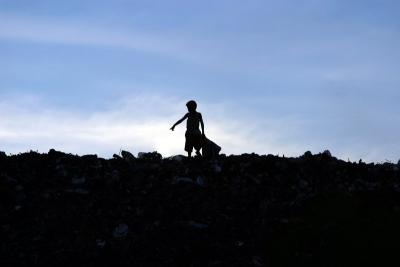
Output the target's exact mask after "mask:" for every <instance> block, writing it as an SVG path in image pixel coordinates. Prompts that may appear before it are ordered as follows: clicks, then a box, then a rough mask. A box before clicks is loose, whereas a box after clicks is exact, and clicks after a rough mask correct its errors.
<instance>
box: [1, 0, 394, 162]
mask: <svg viewBox="0 0 400 267" xmlns="http://www.w3.org/2000/svg"><path fill="white" fill-rule="evenodd" d="M398 14H400V1H397V0H393V1H391V0H376V1H375V0H374V1H372V0H304V1H298V0H279V1H278V0H276V1H269V0H249V1H236V0H218V1H216V0H210V1H209V0H202V1H187V0H186V1H176V0H173V1H170V0H157V1H155V0H143V1H134V0H131V1H127V0H112V1H111V0H110V1H104V0H69V1H52V0H35V1H31V0H0V150H1V151H5V152H6V153H12V154H16V153H20V152H27V151H30V150H34V151H39V152H47V151H48V150H49V149H51V148H54V149H57V150H62V151H65V152H68V153H73V154H79V155H82V154H98V155H99V156H102V157H105V158H109V157H112V155H113V154H114V153H116V154H118V153H119V152H120V150H121V149H123V150H128V151H131V152H132V153H134V154H136V153H138V152H141V151H158V152H160V153H161V154H162V155H163V156H170V155H175V154H184V153H185V152H184V149H183V148H184V133H185V124H184V123H182V124H181V125H179V126H177V127H176V129H175V131H174V132H172V131H170V130H169V128H170V127H171V126H172V124H173V123H175V122H176V121H177V120H178V119H180V118H181V117H182V116H183V115H184V114H185V113H186V112H187V110H186V106H185V103H186V102H187V101H188V100H191V99H194V100H196V101H197V103H198V111H199V112H201V113H202V115H203V119H204V123H205V133H206V136H207V137H208V138H210V139H211V140H213V141H215V142H216V143H217V144H219V145H220V146H221V147H222V151H221V153H225V154H227V155H229V154H242V153H252V152H255V153H258V154H274V155H285V156H288V157H290V156H294V157H296V156H299V155H302V154H303V153H304V152H305V151H308V150H309V151H311V152H312V153H319V152H322V151H324V150H326V149H328V150H330V152H331V153H332V155H333V156H335V157H338V158H341V159H344V160H351V161H358V160H359V159H363V160H364V161H366V162H386V161H391V162H397V161H398V160H399V159H400V138H399V132H400V105H399V104H398V100H399V99H400V75H399V70H400V16H399V15H398Z"/></svg>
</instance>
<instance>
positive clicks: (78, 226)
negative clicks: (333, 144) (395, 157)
mask: <svg viewBox="0 0 400 267" xmlns="http://www.w3.org/2000/svg"><path fill="white" fill-rule="evenodd" d="M328 152H329V151H325V152H323V153H320V154H317V155H313V154H311V153H310V152H306V153H305V154H304V155H303V156H301V157H298V158H285V157H278V156H273V155H256V154H243V155H237V156H235V155H231V156H226V155H220V156H218V158H216V159H213V160H204V159H201V158H191V159H189V158H186V157H184V156H174V157H171V158H162V156H161V155H160V154H158V153H156V152H153V153H141V154H139V156H138V157H135V156H134V155H132V154H131V153H129V152H127V151H123V152H121V153H120V155H114V157H113V158H112V159H108V160H106V159H103V158H99V157H97V156H96V155H85V156H76V155H72V154H65V153H63V152H59V151H55V150H50V151H49V152H48V153H47V154H40V153H36V152H30V153H23V154H19V155H11V156H7V155H6V154H5V153H0V265H1V266H362V265H369V266H370V265H371V264H372V265H375V266H384V265H385V262H386V261H387V262H389V260H392V259H394V260H396V259H397V253H398V247H399V245H398V244H399V242H400V230H399V228H400V171H399V167H400V166H399V164H392V163H381V164H374V163H371V164H366V163H363V162H362V161H361V160H360V162H357V163H356V162H346V161H342V160H339V159H336V158H335V157H333V156H332V155H331V154H330V153H328Z"/></svg>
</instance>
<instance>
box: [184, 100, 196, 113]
mask: <svg viewBox="0 0 400 267" xmlns="http://www.w3.org/2000/svg"><path fill="white" fill-rule="evenodd" d="M186 107H187V109H188V110H189V112H194V111H196V108H197V104H196V101H194V100H190V101H189V102H187V103H186Z"/></svg>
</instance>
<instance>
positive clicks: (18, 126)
mask: <svg viewBox="0 0 400 267" xmlns="http://www.w3.org/2000/svg"><path fill="white" fill-rule="evenodd" d="M185 102H186V100H183V99H179V98H176V97H168V96H165V95H156V94H152V95H149V94H142V95H136V96H125V97H124V98H122V99H120V100H119V101H117V102H114V103H113V104H111V105H109V106H108V107H107V108H105V109H103V110H102V111H97V112H90V111H76V110H67V109H64V110H60V108H59V107H55V106H52V105H51V104H50V103H47V102H46V100H45V99H40V98H37V97H31V96H29V95H28V96H15V97H13V98H12V97H8V98H4V97H3V98H2V101H0V144H1V147H0V150H3V151H5V152H7V153H19V152H25V151H29V150H38V151H40V152H46V151H48V150H49V149H50V148H55V149H58V150H62V151H65V152H69V153H74V154H98V155H100V156H102V157H106V158H108V157H111V156H112V154H114V153H118V152H119V150H120V149H124V150H129V151H131V152H133V153H138V152H140V151H158V152H160V153H161V154H162V155H163V156H170V155H175V154H184V153H185V152H184V149H183V146H184V133H185V125H184V123H182V125H179V126H178V127H176V129H175V131H174V132H172V131H170V130H169V128H170V127H171V125H172V124H173V123H174V122H175V121H177V120H178V119H179V118H181V117H182V116H183V115H184V113H185V112H186V108H185ZM199 104H200V105H199V111H201V112H202V114H203V117H204V120H205V130H206V135H207V136H208V137H209V138H210V139H212V140H214V141H215V142H216V143H217V144H219V145H221V147H222V153H225V154H228V155H229V154H241V153H252V152H255V153H258V154H275V155H276V154H279V155H282V154H284V155H285V156H289V157H290V156H299V155H301V154H303V153H304V152H305V151H306V150H310V151H312V152H313V153H318V152H321V151H323V150H325V149H330V150H331V152H332V153H333V155H335V156H337V157H339V158H342V159H345V160H347V159H348V158H350V159H351V160H358V159H360V158H362V159H363V160H365V161H382V160H392V161H397V159H396V155H397V152H396V149H393V147H394V148H395V147H396V144H397V143H398V141H397V140H395V139H393V138H392V137H391V135H390V133H387V134H385V133H378V135H379V136H386V139H385V140H381V139H377V138H375V137H374V135H375V134H374V132H372V133H370V130H371V129H372V128H373V127H378V128H377V129H383V128H385V124H386V122H385V121H382V122H381V124H382V125H372V126H371V124H370V123H369V122H368V121H366V123H367V124H365V123H364V124H362V122H360V123H361V124H362V125H361V126H354V127H357V129H356V130H352V129H351V128H350V127H351V125H350V124H349V123H348V122H346V119H344V118H343V119H338V118H337V119H334V118H333V117H332V118H330V117H327V118H326V120H325V121H321V119H320V117H313V116H304V115H301V114H284V113H282V114H280V115H279V114H271V116H266V115H264V116H253V115H254V114H253V115H252V114H251V113H249V114H240V113H241V112H238V111H235V109H234V107H235V105H234V104H233V103H229V102H214V103H207V102H205V101H199ZM343 123H345V125H342V124H343ZM346 123H347V124H348V125H346ZM339 125H342V126H340V127H339ZM360 127H361V128H360ZM371 127H372V128H371ZM393 127H395V126H393ZM380 131H383V130H380ZM352 132H355V134H352Z"/></svg>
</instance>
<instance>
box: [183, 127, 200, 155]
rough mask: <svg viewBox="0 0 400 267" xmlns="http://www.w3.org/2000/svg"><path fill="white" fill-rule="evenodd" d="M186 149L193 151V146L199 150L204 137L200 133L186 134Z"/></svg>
mask: <svg viewBox="0 0 400 267" xmlns="http://www.w3.org/2000/svg"><path fill="white" fill-rule="evenodd" d="M185 137H186V141H185V151H187V152H192V150H193V148H194V149H196V150H199V149H200V148H201V146H202V142H203V137H202V135H201V134H200V133H188V132H186V134H185Z"/></svg>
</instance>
